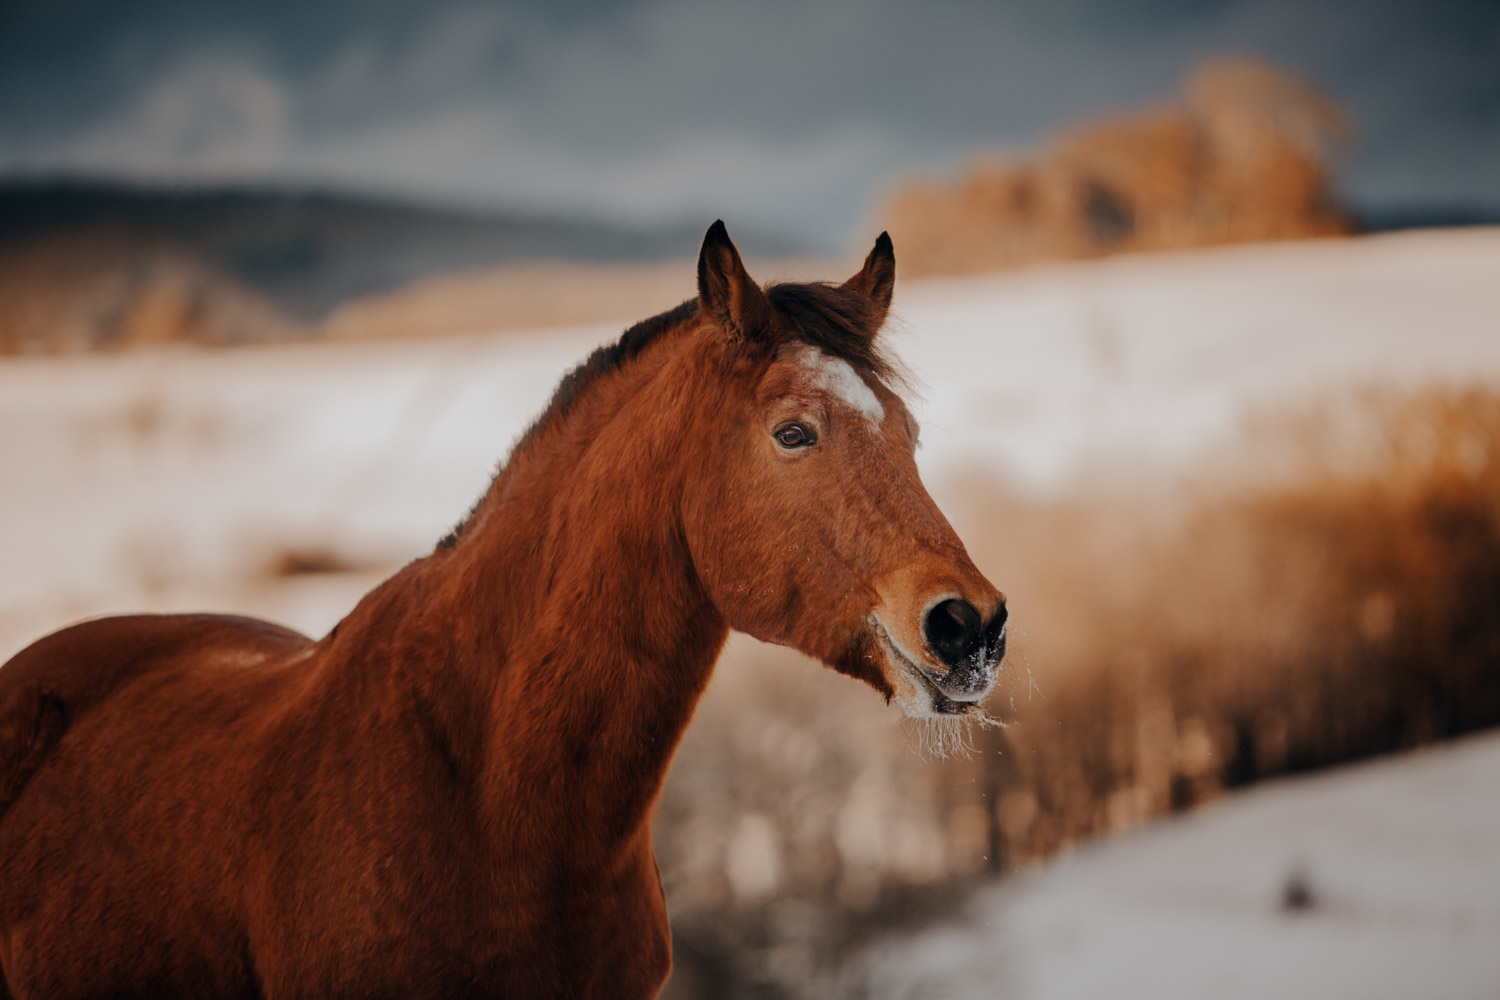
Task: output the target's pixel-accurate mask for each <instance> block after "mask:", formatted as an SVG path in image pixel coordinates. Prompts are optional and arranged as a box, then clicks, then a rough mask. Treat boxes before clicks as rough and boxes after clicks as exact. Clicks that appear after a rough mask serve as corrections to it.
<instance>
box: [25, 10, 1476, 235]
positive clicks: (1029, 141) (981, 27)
mask: <svg viewBox="0 0 1500 1000" xmlns="http://www.w3.org/2000/svg"><path fill="white" fill-rule="evenodd" d="M1226 53H1250V54H1255V55H1259V56H1261V57H1263V58H1265V59H1267V60H1269V61H1271V62H1273V63H1275V64H1277V65H1280V66H1283V67H1285V68H1287V69H1290V70H1292V71H1293V72H1296V73H1298V74H1299V75H1302V76H1304V77H1305V78H1307V79H1309V80H1310V81H1311V82H1313V83H1315V84H1316V85H1318V86H1319V87H1321V88H1322V89H1324V90H1325V91H1327V92H1329V93H1330V94H1332V95H1333V96H1334V97H1335V98H1337V99H1338V100H1340V101H1341V102H1342V103H1343V104H1344V105H1345V106H1346V107H1348V108H1349V109H1350V110H1351V112H1352V113H1353V116H1354V118H1355V121H1356V123H1357V125H1358V127H1359V129H1360V134H1361V142H1360V144H1359V146H1358V147H1357V148H1356V150H1355V152H1354V154H1353V155H1352V156H1350V158H1349V160H1348V162H1347V164H1346V166H1345V177H1346V184H1345V189H1346V194H1348V195H1350V196H1352V197H1353V198H1355V199H1357V200H1358V201H1360V202H1363V203H1365V204H1374V205H1391V204H1396V203H1410V202H1423V203H1429V204H1430V203H1433V202H1471V203H1473V202H1477V203H1480V204H1482V205H1487V206H1490V207H1495V206H1500V2H1497V0H1423V2H1382V0H1349V2H1344V3H1333V2H1318V0H1203V2H1198V3H1188V2H1182V0H1013V2H1008V3H982V2H978V0H925V2H913V3H899V2H895V0H802V2H798V0H620V2H602V0H553V2H550V3H490V4H477V3H458V2H452V0H429V2H426V3H416V2H393V0H373V2H368V3H358V2H354V0H260V2H255V3H211V2H205V0H149V2H135V3H131V2H128V0H19V2H18V0H0V174H18V173H24V174H34V173H36V172H39V171H54V170H64V171H72V172H86V173H89V174H105V175H111V176H114V175H120V176H128V177H134V178H146V179H153V180H162V179H172V180H180V179H186V180H193V181H223V180H232V181H251V182H261V181H272V182H284V183H294V184H306V183H314V184H318V185H320V186H338V187H346V186H353V187H357V188H361V189H366V190H376V191H384V192H392V193H399V194H404V195H415V196H419V197H422V198H425V199H436V200H443V201H452V202H459V203H481V204H485V205H492V206H505V207H512V208H522V209H542V210H558V209H561V210H564V211H568V212H571V213H574V214H601V213H602V214H605V215H607V216H610V217H613V218H617V219H623V220H641V221H651V222H663V221H678V220H691V221H701V220H703V219H711V218H712V217H714V216H719V215H722V216H724V217H725V218H726V220H728V221H729V222H730V224H731V226H733V224H734V223H735V221H737V220H743V223H744V224H745V225H746V226H749V225H751V224H754V225H755V226H756V227H757V228H759V229H761V230H763V231H782V232H786V233H789V234H792V235H795V236H798V237H801V238H803V239H807V240H810V241H812V242H814V243H816V244H820V245H823V246H827V247H843V246H844V245H845V244H846V243H847V242H849V241H851V240H853V239H855V238H856V237H857V236H859V235H861V234H862V230H863V229H864V228H865V227H867V226H868V225H869V224H870V222H871V215H872V207H873V205H874V203H875V199H876V197H877V196H878V194H879V193H880V192H881V191H882V190H883V189H884V187H885V186H887V185H889V184H890V183H891V181H892V180H893V179H895V178H898V177H900V176H902V175H904V174H909V173H912V172H921V173H944V172H947V173H952V172H955V171H956V170H957V169H958V167H959V165H960V164H961V163H962V162H963V161H964V159H965V158H967V157H969V156H972V155H974V154H975V153H978V152H984V151H994V150H1002V151H1003V150H1011V151H1019V150H1024V149H1026V148H1027V147H1028V146H1031V145H1033V144H1035V143H1037V142H1038V141H1040V140H1041V139H1042V138H1043V137H1044V136H1045V135H1046V134H1047V133H1048V132H1050V131H1051V130H1052V129H1054V128H1055V127H1056V126H1058V125H1060V124H1063V123H1066V122H1068V121H1070V120H1074V119H1077V118H1078V117H1080V116H1084V115H1091V114H1097V113H1100V112H1104V111H1107V110H1111V109H1124V108H1129V107H1132V106H1138V105H1140V104H1143V103H1149V102H1153V101H1159V100H1164V99H1167V98H1169V97H1170V96H1171V95H1172V94H1173V93H1174V92H1175V91H1176V90H1177V89H1178V87H1179V85H1180V83H1181V80H1182V78H1183V76H1184V74H1185V73H1187V72H1188V71H1189V70H1190V69H1191V68H1192V67H1193V66H1195V65H1197V64H1199V63H1201V62H1202V61H1204V60H1206V59H1209V58H1212V57H1214V56H1216V55H1221V54H1226Z"/></svg>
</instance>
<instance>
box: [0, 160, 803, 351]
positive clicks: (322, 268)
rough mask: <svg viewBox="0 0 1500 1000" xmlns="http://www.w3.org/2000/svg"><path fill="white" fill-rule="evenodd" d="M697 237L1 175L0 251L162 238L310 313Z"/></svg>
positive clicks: (771, 249)
mask: <svg viewBox="0 0 1500 1000" xmlns="http://www.w3.org/2000/svg"><path fill="white" fill-rule="evenodd" d="M702 235H703V234H702V230H701V229H699V227H698V226H697V225H696V224H693V225H687V224H669V225H663V226H653V227H635V226H629V225H623V224H615V223H611V222H609V221H607V220H603V219H590V218H587V217H583V216H576V215H566V214H546V213H535V212H524V211H508V210H504V209H499V208H488V207H482V206H477V207H469V208H465V207H461V206H455V205H442V204H432V203H423V202H417V201H405V200H401V199H399V198H396V197H386V196H382V195H378V194H362V193H358V192H352V191H351V192H339V191H332V190H323V191H320V190H314V189H306V190H304V189H299V188H284V187H270V186H268V187H253V186H249V187H246V186H224V187H216V186H177V185H135V184H130V183H124V182H120V181H111V180H105V179H88V178H69V177H36V178H29V179H28V178H16V177H12V178H0V251H4V252H23V253H24V252H25V251H27V249H28V248H31V247H34V246H37V245H39V244H42V243H46V242H49V241H57V240H77V239H80V238H87V239H91V240H93V241H94V242H96V243H104V244H107V245H108V246H109V247H112V248H114V249H113V252H114V254H115V255H116V256H117V257H119V258H121V259H125V260H127V261H128V260H130V259H132V258H134V257H135V256H137V255H138V254H139V252H140V251H141V250H142V248H153V249H168V250H172V251H175V252H178V253H180V254H183V255H185V256H187V257H189V258H191V259H194V260H199V261H203V262H205V263H207V264H209V265H211V266H212V267H213V268H214V269H215V270H217V271H221V272H223V273H224V274H227V275H229V276H230V277H231V278H233V279H234V280H235V281H237V282H239V283H240V284H242V285H244V286H245V287H247V288H250V289H252V290H254V291H255V292H257V293H259V294H260V295H263V296H264V297H266V298H268V299H270V300H271V301H272V302H274V303H276V304H277V305H278V306H280V307H281V308H282V309H284V310H285V311H287V312H288V313H289V314H291V315H294V316H297V317H299V318H301V319H303V320H306V321H309V322H312V321H316V320H318V319H320V318H322V317H323V316H326V315H327V314H328V313H329V312H330V311H331V310H332V309H334V308H335V307H337V306H338V305H339V304H340V303H342V302H345V301H347V300H349V299H352V298H357V297H359V296H361V295H368V294H371V293H376V292H382V291H386V290H389V289H392V288H397V287H399V286H401V285H404V284H407V283H408V282H411V281H415V280H418V279H421V278H425V277H428V276H430V275H436V274H448V273H452V272H457V271H468V270H475V269H480V268H487V267H495V266H501V265H505V264H511V263H517V262H523V261H536V260H560V261H577V262H582V263H600V264H603V263H613V262H637V261H656V260H671V259H677V258H680V257H682V256H685V255H688V254H694V253H696V252H697V249H698V243H699V241H700V240H701V239H702ZM742 236H743V237H744V239H742V240H741V243H742V244H745V243H746V241H748V248H749V250H750V252H752V253H755V254H758V255H764V256H785V255H789V254H794V253H797V252H800V251H802V250H803V247H802V246H801V245H800V244H798V243H796V242H795V241H791V240H786V239H781V238H778V237H776V236H775V235H774V234H767V235H761V234H757V233H755V232H753V231H752V232H750V233H746V234H742Z"/></svg>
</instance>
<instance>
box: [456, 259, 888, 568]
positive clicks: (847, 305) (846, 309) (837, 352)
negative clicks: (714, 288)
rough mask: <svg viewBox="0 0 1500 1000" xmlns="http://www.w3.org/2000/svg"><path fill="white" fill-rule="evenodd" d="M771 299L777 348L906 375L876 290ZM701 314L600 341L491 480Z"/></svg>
mask: <svg viewBox="0 0 1500 1000" xmlns="http://www.w3.org/2000/svg"><path fill="white" fill-rule="evenodd" d="M765 292H766V298H767V299H769V300H770V302H771V306H772V308H773V309H774V310H775V311H776V314H777V316H778V317H780V319H781V321H782V322H781V324H780V325H779V328H778V329H777V330H776V332H775V335H774V336H773V337H772V339H771V340H770V341H768V342H765V347H766V348H768V350H769V351H770V352H774V350H775V348H777V347H780V346H781V344H783V343H786V342H787V341H790V340H801V341H805V342H806V343H809V344H812V345H813V346H814V347H817V348H819V349H821V350H823V351H825V352H827V353H828V354H831V355H833V356H834V357H837V358H843V359H844V360H845V361H847V362H849V363H850V364H851V365H853V366H854V367H855V368H856V369H858V370H861V371H864V372H867V373H869V374H870V375H873V376H874V377H875V378H877V379H879V380H880V381H882V382H888V381H891V380H893V379H895V380H897V381H899V380H900V375H899V373H898V371H897V369H896V366H895V365H894V364H893V363H892V362H891V360H890V358H889V357H888V356H887V355H885V354H884V353H883V352H882V351H881V350H880V349H879V347H878V346H877V345H876V342H875V341H876V338H875V337H874V335H873V334H874V332H875V331H874V329H872V328H873V327H874V326H875V324H876V323H877V322H878V321H879V311H878V310H877V309H876V307H875V305H874V303H872V302H871V301H870V299H869V297H868V296H866V295H864V294H863V293H861V292H858V291H854V290H852V289H848V288H845V287H843V286H842V285H837V284H833V283H831V282H822V281H817V282H785V283H779V284H773V285H769V286H767V287H766V289H765ZM697 314H698V300H697V299H696V298H692V299H688V300H687V301H686V302H683V303H682V304H681V305H678V306H676V307H674V308H672V309H669V310H667V311H666V312H664V313H660V314H659V315H656V316H652V317H651V318H649V319H643V320H641V321H640V322H639V323H636V324H635V325H634V326H632V327H630V328H629V329H627V330H626V331H625V332H624V333H622V334H620V339H619V340H617V341H615V342H614V343H612V344H604V345H601V346H600V347H597V348H595V349H594V350H593V352H592V353H590V354H589V356H588V357H587V358H585V359H584V360H583V362H582V363H581V364H579V365H577V366H576V367H574V368H573V369H572V370H571V371H569V372H568V373H567V374H566V375H564V376H563V377H562V381H561V382H559V383H558V384H557V388H556V389H554V390H553V391H552V398H551V400H549V401H548V403H547V406H546V407H545V408H544V409H543V410H542V412H541V414H540V415H539V416H538V417H537V418H536V419H535V420H533V421H532V422H531V426H529V427H528V428H527V429H526V430H525V432H524V433H522V435H521V436H520V438H519V439H517V441H516V443H515V445H514V447H512V448H511V450H510V453H509V456H508V457H507V458H506V459H503V460H502V461H501V462H500V465H499V466H498V467H497V468H496V470H495V475H494V476H493V477H492V478H491V481H490V486H493V485H494V481H495V480H496V479H498V478H499V477H500V476H501V475H502V474H503V473H504V472H505V470H506V468H507V466H508V465H509V464H510V462H511V460H512V459H514V458H515V456H516V455H518V454H520V453H521V452H523V451H525V450H526V448H527V447H529V446H530V445H531V443H532V442H533V441H535V440H536V439H537V438H538V437H539V436H540V435H541V434H542V432H543V431H544V430H546V429H547V428H548V427H551V426H552V425H553V424H556V423H557V422H559V421H561V420H565V419H566V418H567V416H568V413H569V412H570V411H571V410H572V408H573V404H574V403H575V402H576V401H577V399H578V397H579V395H580V394H581V393H583V392H584V390H586V389H587V388H588V387H589V386H591V385H593V384H594V383H596V382H598V381H599V380H600V379H601V378H604V377H605V376H607V375H609V374H611V373H613V372H616V371H618V370H619V369H620V368H621V367H623V366H624V365H625V364H626V363H627V362H629V361H631V360H633V359H634V358H636V357H638V356H639V355H640V353H641V352H642V351H644V350H645V349H646V348H647V347H649V346H650V345H651V344H653V343H655V342H656V341H657V340H658V339H660V338H661V336H662V335H663V334H665V333H667V332H668V331H671V330H675V329H677V328H678V327H680V326H682V325H683V324H684V323H687V322H688V321H689V320H691V319H692V318H693V317H695V316H696V315H697ZM490 486H487V487H485V491H484V493H482V494H481V495H480V497H479V499H478V500H477V501H476V502H475V503H474V506H473V507H471V508H470V509H469V512H468V513H467V514H465V515H464V518H463V520H461V521H459V522H458V524H456V525H455V526H454V527H453V530H452V531H450V532H448V533H447V534H446V535H444V536H443V538H442V539H441V540H440V541H439V542H438V544H437V548H438V549H439V550H443V549H451V548H453V546H455V545H457V544H458V540H459V539H460V538H462V537H463V534H464V531H465V529H467V527H468V526H469V523H470V522H471V521H473V519H474V515H475V514H476V513H478V511H479V508H480V507H481V506H482V505H483V504H484V501H485V498H486V497H488V496H489V493H490Z"/></svg>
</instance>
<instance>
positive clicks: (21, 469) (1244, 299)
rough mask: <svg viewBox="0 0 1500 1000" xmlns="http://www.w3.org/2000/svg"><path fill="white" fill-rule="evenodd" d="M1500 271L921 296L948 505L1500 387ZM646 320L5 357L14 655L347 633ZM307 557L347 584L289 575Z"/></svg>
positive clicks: (946, 284)
mask: <svg viewBox="0 0 1500 1000" xmlns="http://www.w3.org/2000/svg"><path fill="white" fill-rule="evenodd" d="M690 266H691V262H690V261H685V262H684V267H690ZM1497 275H1500V230H1473V231H1454V232H1427V233H1413V234H1406V235H1397V236H1385V237H1378V238H1370V239H1363V240H1358V241H1330V242H1317V243H1303V244H1282V245H1266V246H1251V247H1240V248H1232V249H1225V250H1219V251H1211V252H1199V253H1193V254H1181V255H1159V256H1150V257H1137V258H1126V259H1119V260H1113V261H1105V262H1100V263H1092V264H1082V265H1071V266H1059V267H1053V268H1042V269H1037V270H1033V271H1027V272H1022V273H1018V274H1012V275H1003V276H992V277H972V278H955V279H943V280H931V281H927V282H921V283H913V284H909V285H906V286H901V285H898V289H897V302H896V307H897V314H898V323H897V325H896V326H895V329H894V332H893V333H892V338H893V342H894V344H895V346H896V348H897V350H898V352H899V354H900V355H901V356H902V357H903V358H904V359H905V361H906V363H907V365H908V367H909V368H910V369H911V371H912V372H913V374H915V375H916V376H917V379H918V382H919V385H920V387H921V394H922V398H921V399H920V400H918V401H917V404H916V409H917V412H918V414H919V416H920V417H921V419H922V421H923V450H922V451H921V452H920V454H919V460H920V462H921V464H922V466H923V471H924V475H925V476H926V478H927V481H928V484H929V486H930V488H931V489H932V490H933V492H934V494H935V495H936V496H937V498H938V500H939V502H940V503H941V502H943V500H944V499H945V497H949V498H951V497H952V494H951V493H950V492H948V491H950V490H952V489H954V488H955V487H954V483H955V481H956V477H955V475H954V474H955V473H956V472H959V471H963V472H966V473H973V472H974V471H975V470H979V471H989V472H993V473H995V474H997V475H1000V476H1004V477H1005V478H1006V479H1008V480H1009V481H1010V482H1011V483H1013V484H1016V485H1018V486H1020V487H1022V488H1029V489H1032V490H1034V491H1038V492H1041V493H1046V492H1048V491H1051V490H1056V489H1061V488H1065V487H1066V486H1067V485H1068V484H1069V483H1070V482H1072V481H1073V480H1074V478H1075V477H1077V476H1078V475H1079V474H1081V473H1082V472H1084V471H1085V470H1088V469H1091V468H1097V467H1099V466H1100V465H1110V466H1114V467H1130V468H1133V469H1136V470H1139V471H1141V472H1142V473H1143V474H1152V473H1155V472H1158V471H1164V470H1171V469H1174V468H1176V469H1180V468H1185V467H1188V466H1190V465H1191V464H1192V463H1193V462H1194V461H1195V460H1197V459H1199V458H1201V457H1204V456H1207V455H1211V454H1212V453H1213V450H1214V447H1215V445H1216V444H1218V443H1222V442H1224V441H1226V440H1227V439H1228V438H1229V436H1230V435H1232V434H1233V433H1234V431H1235V430H1236V428H1237V427H1238V426H1239V425H1240V422H1241V421H1242V420H1243V419H1244V417H1245V416H1246V415H1247V414H1249V413H1253V412H1257V411H1259V410H1264V409H1268V408H1275V407H1277V406H1280V405H1283V404H1287V403H1295V402H1297V401H1299V400H1305V399H1311V398H1314V397H1316V396H1317V395H1318V394H1319V393H1321V392H1323V391H1325V390H1328V389H1331V388H1337V387H1339V386H1344V385H1367V384H1390V385H1415V384H1422V383H1428V382H1432V381H1435V380H1436V381H1448V382H1455V383H1465V382H1474V381H1486V382H1495V381H1500V293H1497V288H1496V276H1497ZM671 304H672V303H662V305H663V307H667V306H669V305H671ZM625 322H627V320H622V321H621V322H620V323H615V324H609V325H604V326H591V327H586V328H571V329H559V330H547V331H538V332H534V333H507V334H503V335H484V334H474V335H469V336H460V337H451V338H444V339H441V340H430V341H404V342H391V341H382V342H378V343H329V344H312V345H305V346H291V347H277V348H261V349H243V350H234V351H223V352H204V351H197V350H183V349H179V350H162V351H142V352H137V353H131V354H126V355H119V356H95V357H84V358H59V359H7V360H4V361H0V468H3V469H4V474H3V477H0V510H3V511H4V513H5V517H4V518H3V521H0V553H3V559H0V566H3V569H0V655H9V653H10V652H12V651H14V650H15V649H17V648H19V647H20V646H21V645H23V644H24V643H25V641H27V640H28V639H30V638H33V637H35V636H36V635H38V634H40V633H42V632H44V631H48V630H50V629H52V628H55V627H57V626H59V625H61V624H63V623H65V622H67V621H69V620H71V619H75V618H79V617H83V616H88V615H95V614H101V613H106V612H114V611H121V610H128V609H154V610H169V609H177V610H180V609H200V608H233V609H239V610H244V611H249V612H252V613H259V614H265V615H270V616H272V617H275V618H278V619H279V620H282V621H284V622H286V623H288V624H291V625H293V626H295V627H298V628H301V629H304V630H307V631H309V632H311V633H314V634H321V633H322V632H323V631H325V630H326V629H327V628H328V627H330V626H331V625H332V624H333V623H334V622H335V621H337V620H338V618H339V617H340V616H341V614H342V613H343V612H344V611H346V610H347V609H348V607H349V606H350V604H351V602H352V601H353V599H354V598H355V597H356V596H357V595H358V594H359V593H360V592H361V591H362V590H363V589H365V588H366V587H367V586H369V585H370V584H372V583H373V582H375V581H376V580H377V579H379V577H380V575H381V573H382V572H384V571H386V570H388V569H389V568H390V567H392V566H395V565H399V564H400V563H402V562H404V561H406V560H408V559H410V558H413V557H416V556H418V555H421V554H423V553H424V552H425V551H427V550H428V549H429V548H430V546H431V545H432V544H433V543H434V542H435V540H436V539H437V538H439V537H440V536H441V535H442V534H443V533H444V532H445V531H446V530H447V529H448V528H449V527H450V526H451V525H452V524H453V523H454V522H455V521H456V520H457V519H458V518H459V517H460V515H462V514H463V513H464V511H465V510H467V509H468V507H469V505H470V504H471V503H472V502H473V500H474V499H475V498H476V497H477V496H478V495H479V493H480V492H481V490H482V489H483V487H484V484H485V482H486V481H487V478H488V476H489V474H490V472H491V470H492V469H493V467H494V464H495V462H496V461H497V459H499V458H500V457H501V456H502V455H503V454H504V453H505V451H506V450H507V448H508V447H509V445H510V443H511V442H512V441H513V440H514V439H515V438H516V437H517V435H518V434H519V433H520V432H521V430H522V429H523V428H524V427H525V425H526V424H527V423H528V422H529V420H530V419H531V418H532V416H533V415H534V414H535V413H537V412H538V411H539V410H540V409H541V407H542V406H543V404H544V403H545V401H546V399H547V397H548V396H549V394H550V393H551V390H552V387H553V385H554V384H555V383H556V381H557V379H558V378H559V377H560V376H561V374H562V373H563V372H564V371H565V370H566V369H567V368H568V367H570V366H571V365H572V364H574V363H576V362H577V361H578V360H580V359H581V358H582V357H583V356H584V355H585V354H586V353H587V352H588V351H589V350H590V349H591V348H592V347H593V346H595V345H596V344H598V343H600V342H601V341H605V340H608V339H612V338H613V337H615V336H616V335H617V334H618V332H619V330H620V329H621V327H622V326H623V325H624V323H625ZM289 556H290V557H293V558H294V559H297V558H300V559H305V558H309V557H310V558H313V559H319V558H331V559H332V560H333V562H334V563H335V564H337V565H340V566H342V567H343V568H344V569H345V570H347V572H342V573H331V574H330V573H325V574H317V575H303V576H295V577H285V576H279V575H277V574H276V573H275V572H274V571H273V564H274V563H276V562H277V561H278V560H284V559H285V558H286V557H289Z"/></svg>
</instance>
